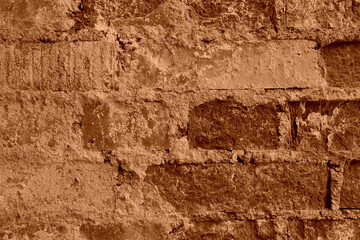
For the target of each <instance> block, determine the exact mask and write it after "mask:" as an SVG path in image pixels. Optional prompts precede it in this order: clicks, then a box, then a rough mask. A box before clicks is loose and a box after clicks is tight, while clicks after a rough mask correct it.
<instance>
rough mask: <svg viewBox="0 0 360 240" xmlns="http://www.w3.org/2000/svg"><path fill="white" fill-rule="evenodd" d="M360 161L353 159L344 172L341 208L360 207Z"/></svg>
mask: <svg viewBox="0 0 360 240" xmlns="http://www.w3.org/2000/svg"><path fill="white" fill-rule="evenodd" d="M359 168H360V162H359V161H352V162H351V163H350V164H349V165H348V166H347V167H346V168H345V172H344V180H343V186H342V189H341V195H340V208H357V209H358V208H360V199H359V188H360V181H359V176H360V173H359Z"/></svg>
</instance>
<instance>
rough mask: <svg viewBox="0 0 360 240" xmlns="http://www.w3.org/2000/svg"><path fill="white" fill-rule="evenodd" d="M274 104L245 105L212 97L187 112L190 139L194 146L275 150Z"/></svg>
mask: <svg viewBox="0 0 360 240" xmlns="http://www.w3.org/2000/svg"><path fill="white" fill-rule="evenodd" d="M278 126H279V121H278V117H277V106H276V105H274V104H268V105H256V106H244V105H242V104H241V103H238V102H235V101H233V100H227V101H221V100H213V101H210V102H206V103H203V104H201V105H199V106H196V107H194V108H193V109H192V110H191V112H190V114H189V129H188V132H189V133H188V135H189V141H190V145H191V146H192V147H193V148H205V149H229V150H231V149H259V148H260V149H276V148H277V146H278Z"/></svg>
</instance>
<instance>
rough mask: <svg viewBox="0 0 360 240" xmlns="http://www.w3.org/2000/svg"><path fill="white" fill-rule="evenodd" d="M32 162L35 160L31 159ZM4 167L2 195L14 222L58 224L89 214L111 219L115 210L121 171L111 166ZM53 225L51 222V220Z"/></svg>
mask: <svg viewBox="0 0 360 240" xmlns="http://www.w3.org/2000/svg"><path fill="white" fill-rule="evenodd" d="M28 158H31V156H28ZM26 160H27V159H26V158H23V159H22V162H21V163H19V162H12V163H4V164H2V167H1V169H0V173H1V174H0V176H1V177H0V192H1V196H2V197H3V198H4V199H5V202H6V206H7V208H8V209H14V211H13V212H10V213H9V214H12V215H11V216H12V219H16V215H17V214H19V215H20V216H22V220H23V221H25V222H26V221H29V219H30V220H35V219H36V220H37V221H39V222H41V221H44V220H46V221H49V220H50V219H52V220H58V218H59V216H62V217H65V218H67V217H69V218H68V219H72V218H73V217H72V216H75V215H77V216H83V217H85V218H86V217H88V216H89V214H92V215H94V216H95V215H96V216H98V217H100V216H101V217H102V218H103V219H106V218H109V216H110V215H111V214H112V211H113V206H114V195H113V194H114V192H113V186H114V185H115V183H116V180H115V173H116V172H117V169H115V168H114V167H112V166H110V165H109V164H104V163H100V164H91V163H85V162H84V161H81V159H80V161H78V162H71V163H54V162H53V163H51V164H49V165H42V164H39V163H34V164H30V163H29V162H27V161H26ZM50 221H51V220H50Z"/></svg>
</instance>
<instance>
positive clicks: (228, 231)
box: [185, 221, 275, 240]
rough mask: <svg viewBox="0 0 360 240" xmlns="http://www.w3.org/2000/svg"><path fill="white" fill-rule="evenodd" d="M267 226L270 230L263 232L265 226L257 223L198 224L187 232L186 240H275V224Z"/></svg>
mask: <svg viewBox="0 0 360 240" xmlns="http://www.w3.org/2000/svg"><path fill="white" fill-rule="evenodd" d="M266 225H268V227H269V228H268V229H267V231H263V230H264V227H265V226H264V224H263V225H262V226H261V225H260V224H257V222H256V221H234V222H232V221H223V222H215V221H214V222H197V223H194V224H193V225H192V227H191V228H190V229H187V230H186V232H185V236H186V238H185V239H214V240H215V239H243V240H246V239H254V240H260V239H275V230H274V226H273V224H272V223H271V222H268V223H267V224H266ZM261 228H262V229H261ZM265 232H266V233H265Z"/></svg>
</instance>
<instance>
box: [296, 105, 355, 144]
mask: <svg viewBox="0 0 360 240" xmlns="http://www.w3.org/2000/svg"><path fill="white" fill-rule="evenodd" d="M290 108H291V111H292V124H293V126H292V128H293V129H292V138H293V146H294V147H295V148H296V149H303V150H305V149H306V150H321V151H324V150H335V151H344V150H358V149H359V146H360V133H359V130H358V126H359V120H358V117H359V116H360V103H359V102H357V101H354V102H349V101H319V102H295V103H291V104H290Z"/></svg>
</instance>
